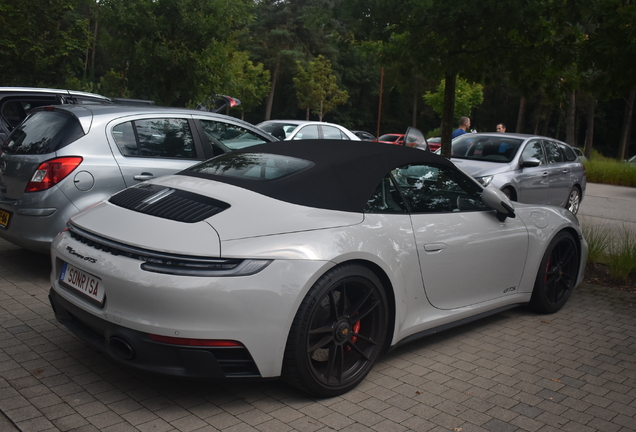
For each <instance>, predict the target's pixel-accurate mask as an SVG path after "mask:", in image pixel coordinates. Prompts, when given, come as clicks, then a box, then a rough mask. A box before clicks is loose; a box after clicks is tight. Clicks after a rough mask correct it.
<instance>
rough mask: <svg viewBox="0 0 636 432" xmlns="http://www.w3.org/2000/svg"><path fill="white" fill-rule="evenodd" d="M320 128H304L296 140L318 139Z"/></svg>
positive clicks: (313, 126) (314, 126)
mask: <svg viewBox="0 0 636 432" xmlns="http://www.w3.org/2000/svg"><path fill="white" fill-rule="evenodd" d="M318 138H319V137H318V126H316V125H311V126H305V127H303V128H302V129H301V130H300V131H298V133H297V134H296V136H295V137H294V139H318Z"/></svg>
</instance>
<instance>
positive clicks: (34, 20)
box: [0, 0, 91, 87]
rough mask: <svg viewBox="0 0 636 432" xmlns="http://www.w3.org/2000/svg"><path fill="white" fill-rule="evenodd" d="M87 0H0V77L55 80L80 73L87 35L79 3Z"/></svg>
mask: <svg viewBox="0 0 636 432" xmlns="http://www.w3.org/2000/svg"><path fill="white" fill-rule="evenodd" d="M88 3H90V0H57V1H48V0H30V1H29V2H24V1H23V0H2V1H1V2H0V28H2V31H1V32H0V65H2V67H1V68H0V83H2V85H16V86H42V87H51V86H59V85H60V84H61V83H63V82H65V81H66V80H67V79H69V78H71V77H74V76H76V77H79V76H81V75H82V70H83V65H84V59H85V53H86V48H87V46H88V44H89V43H90V40H91V35H90V33H89V32H88V18H87V16H85V15H83V14H82V13H81V12H82V9H83V8H82V7H83V6H84V7H85V6H86V5H87V4H88Z"/></svg>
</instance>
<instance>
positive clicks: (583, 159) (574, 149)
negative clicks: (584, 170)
mask: <svg viewBox="0 0 636 432" xmlns="http://www.w3.org/2000/svg"><path fill="white" fill-rule="evenodd" d="M572 150H573V151H574V153H576V155H577V156H578V158H579V160H580V161H581V162H585V161H586V160H587V158H586V157H585V154H583V150H581V149H580V148H578V147H574V146H572Z"/></svg>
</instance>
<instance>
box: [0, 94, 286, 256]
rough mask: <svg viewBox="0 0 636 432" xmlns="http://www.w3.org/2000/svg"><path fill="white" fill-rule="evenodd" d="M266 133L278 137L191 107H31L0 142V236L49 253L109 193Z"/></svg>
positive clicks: (256, 139)
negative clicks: (70, 224) (75, 219)
mask: <svg viewBox="0 0 636 432" xmlns="http://www.w3.org/2000/svg"><path fill="white" fill-rule="evenodd" d="M271 141H277V140H276V138H274V137H273V136H271V135H269V134H267V133H265V132H263V131H262V130H260V129H258V128H256V127H255V126H253V125H251V124H249V123H246V122H243V121H241V120H238V119H235V118H233V117H229V116H225V115H221V114H214V113H210V112H204V111H198V110H188V109H179V108H159V107H153V106H148V107H139V106H121V105H91V106H87V105H85V106H79V105H59V106H48V107H43V108H36V109H35V110H33V111H31V112H30V113H29V116H28V117H27V118H26V119H25V120H24V122H23V123H22V124H21V125H19V126H18V127H16V128H15V129H14V130H13V132H11V134H10V135H9V137H8V138H7V140H6V142H5V143H4V144H3V145H2V148H1V150H2V154H1V155H0V237H2V238H4V239H6V240H8V241H10V242H12V243H14V244H16V245H18V246H21V247H23V248H25V249H30V250H33V251H37V252H43V253H48V251H49V246H50V243H51V241H52V240H53V238H54V237H55V236H56V235H57V233H58V232H60V231H61V230H62V229H64V228H65V226H66V222H67V220H68V218H69V217H70V216H72V215H73V214H75V213H77V212H79V211H80V210H82V209H85V208H87V207H89V206H91V205H93V204H95V203H97V202H99V201H101V200H102V199H105V198H107V197H109V196H110V195H112V194H113V193H115V192H118V191H120V190H122V189H124V188H126V187H129V186H133V185H135V184H138V183H140V182H143V181H145V180H148V179H152V178H155V177H160V176H163V175H166V174H173V173H175V172H177V171H181V170H183V169H185V168H188V167H189V166H191V165H193V164H195V163H197V162H198V161H202V160H206V159H209V158H211V157H214V156H216V155H219V154H222V153H225V152H228V151H231V150H233V149H238V148H243V147H246V146H250V145H256V144H262V143H264V142H271ZM112 223H114V224H117V223H121V221H112Z"/></svg>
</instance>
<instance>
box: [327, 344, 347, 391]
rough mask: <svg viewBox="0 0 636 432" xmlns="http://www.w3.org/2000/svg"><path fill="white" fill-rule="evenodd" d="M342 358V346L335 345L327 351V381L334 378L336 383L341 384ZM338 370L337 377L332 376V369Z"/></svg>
mask: <svg viewBox="0 0 636 432" xmlns="http://www.w3.org/2000/svg"><path fill="white" fill-rule="evenodd" d="M343 361H344V356H343V353H342V346H339V345H335V346H333V347H332V349H330V350H329V360H328V361H327V376H326V378H327V381H329V379H330V378H331V377H334V378H335V379H336V380H337V381H338V383H341V382H342V372H343V369H344V362H343ZM335 368H337V369H338V376H337V377H336V376H334V369H335Z"/></svg>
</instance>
